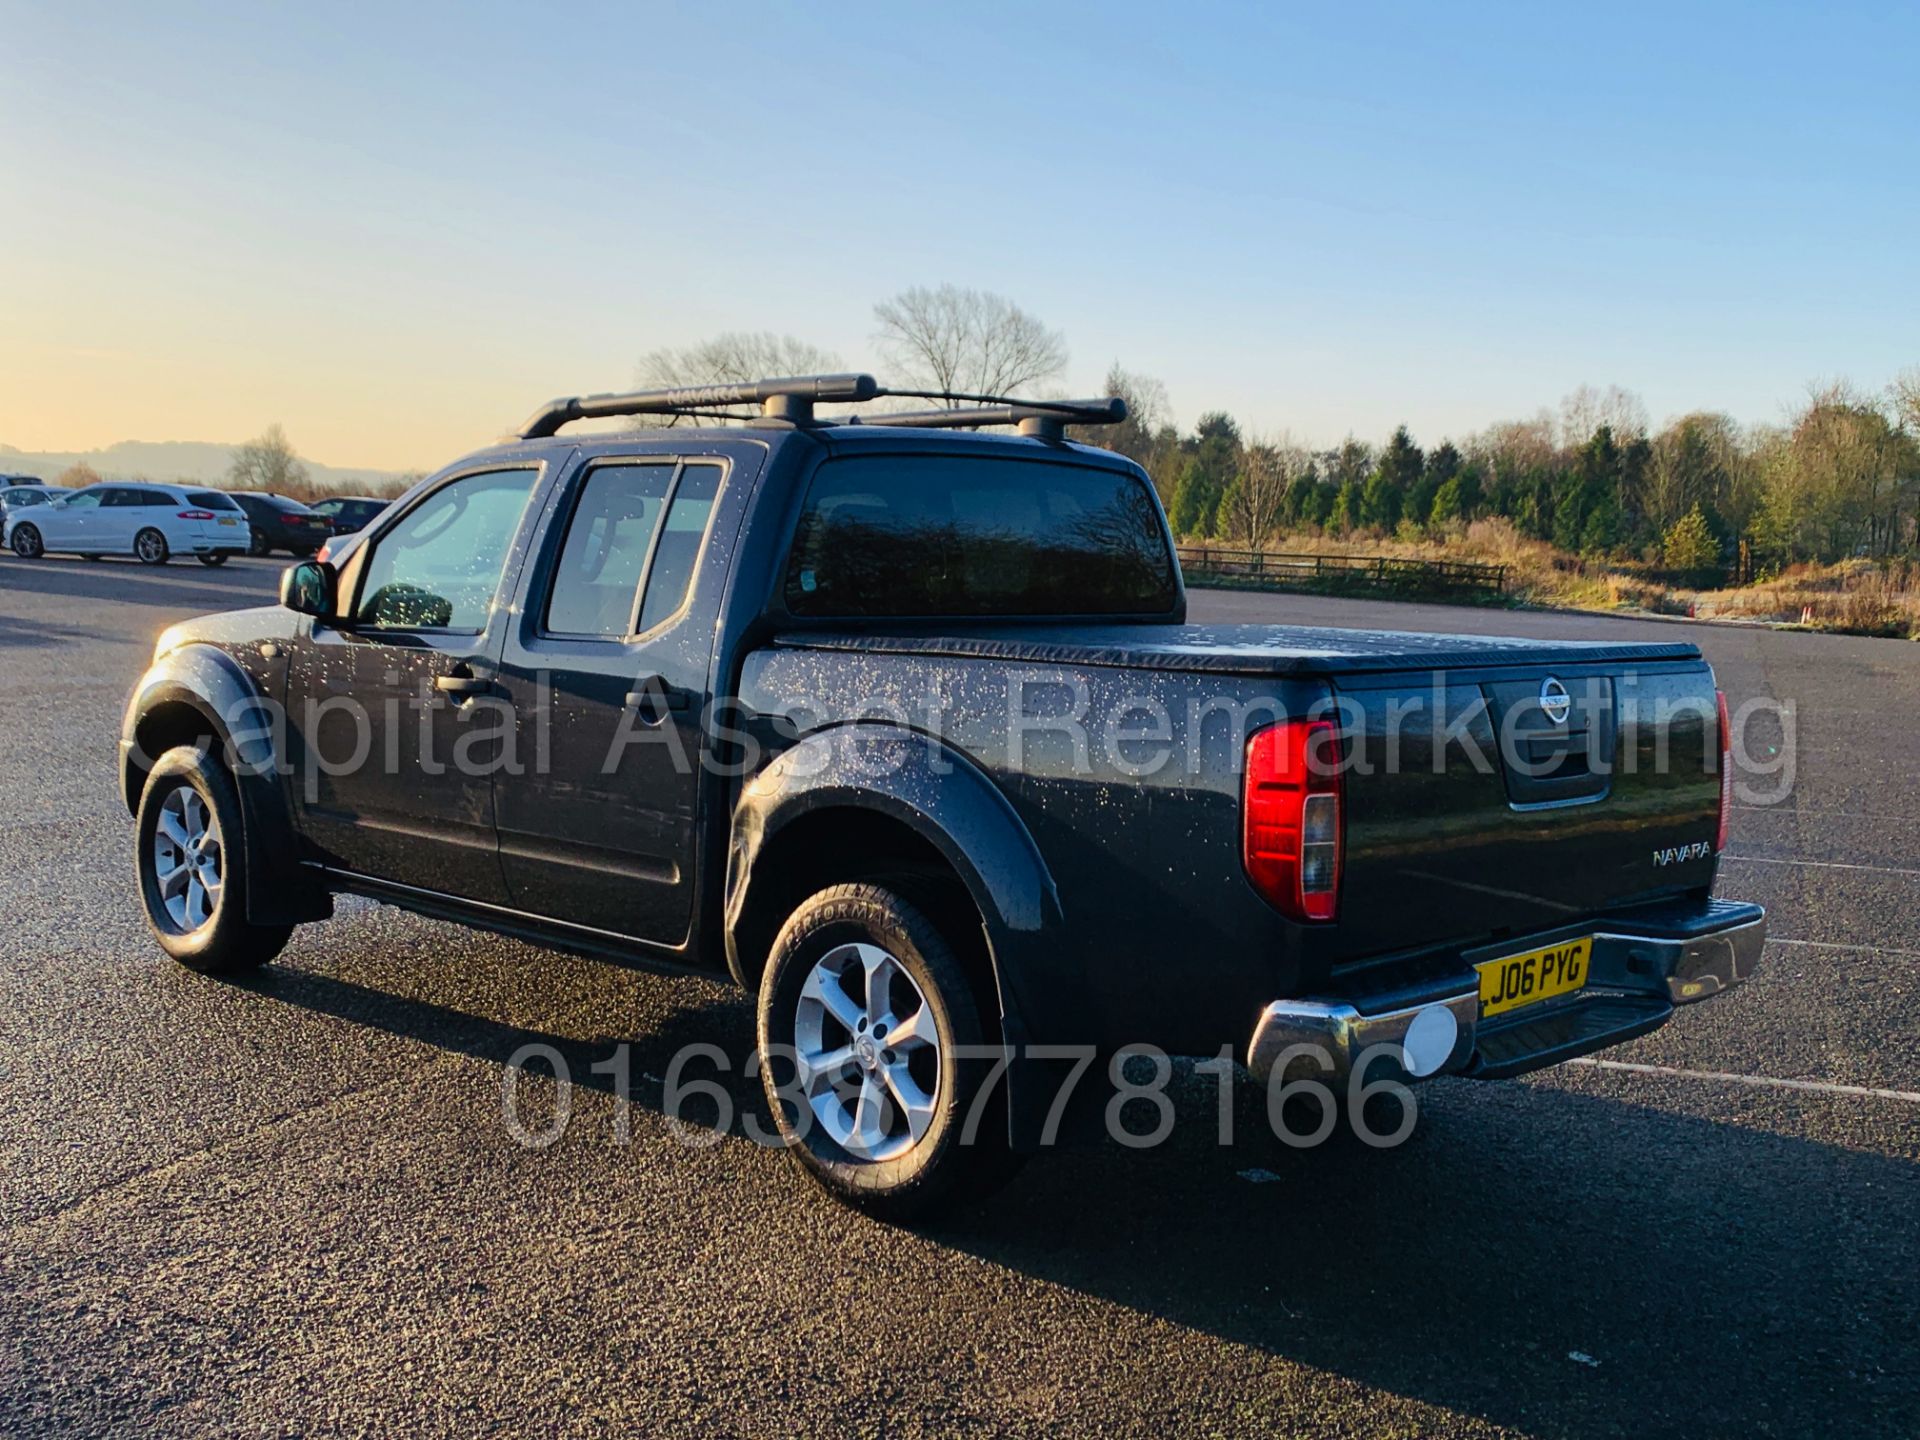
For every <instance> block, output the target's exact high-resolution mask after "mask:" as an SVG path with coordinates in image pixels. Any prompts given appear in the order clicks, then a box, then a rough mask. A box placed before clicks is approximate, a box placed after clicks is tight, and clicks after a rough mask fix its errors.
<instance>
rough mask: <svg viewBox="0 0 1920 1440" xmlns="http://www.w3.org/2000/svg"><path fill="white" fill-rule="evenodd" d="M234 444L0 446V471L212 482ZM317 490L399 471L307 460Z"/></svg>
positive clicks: (222, 473)
mask: <svg viewBox="0 0 1920 1440" xmlns="http://www.w3.org/2000/svg"><path fill="white" fill-rule="evenodd" d="M232 460H233V446H231V445H210V444H206V443H204V442H202V441H198V440H122V441H120V443H119V444H117V445H109V446H107V448H106V449H104V450H80V451H70V452H65V453H62V452H57V451H52V450H17V449H15V448H14V447H13V446H11V445H0V474H7V475H37V476H39V477H40V478H41V479H43V480H51V479H53V478H54V477H55V476H56V475H58V474H59V473H60V472H61V471H62V470H65V469H66V468H67V467H68V466H70V465H78V464H86V465H91V466H92V467H93V468H94V469H95V470H97V471H99V472H100V477H101V478H102V479H103V480H136V479H138V480H193V481H198V482H202V483H208V482H212V481H216V480H221V479H224V478H225V477H226V473H227V466H228V464H230V463H231V462H232ZM306 466H307V470H308V471H309V473H310V474H311V475H312V477H313V485H314V488H315V489H316V490H347V491H360V490H367V489H371V488H373V487H376V486H379V485H382V484H383V483H385V482H387V481H391V480H394V479H396V478H397V477H398V476H399V474H400V472H399V471H397V470H351V469H343V468H341V467H339V466H336V465H322V464H320V463H318V462H317V461H313V460H308V461H306Z"/></svg>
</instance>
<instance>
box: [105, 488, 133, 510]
mask: <svg viewBox="0 0 1920 1440" xmlns="http://www.w3.org/2000/svg"><path fill="white" fill-rule="evenodd" d="M139 503H140V492H139V491H138V490H125V489H120V488H118V487H116V488H114V489H111V490H105V491H102V492H101V500H100V505H101V507H102V508H103V509H113V510H118V509H120V508H122V507H125V506H133V505H138V504H139Z"/></svg>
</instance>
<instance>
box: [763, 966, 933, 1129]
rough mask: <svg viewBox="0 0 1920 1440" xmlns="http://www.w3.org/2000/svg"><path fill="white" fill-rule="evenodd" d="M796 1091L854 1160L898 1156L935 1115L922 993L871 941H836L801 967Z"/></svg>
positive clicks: (929, 1021)
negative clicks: (803, 977)
mask: <svg viewBox="0 0 1920 1440" xmlns="http://www.w3.org/2000/svg"><path fill="white" fill-rule="evenodd" d="M793 1021H794V1024H793V1033H794V1051H795V1057H794V1058H795V1068H796V1070H797V1072H798V1082H799V1086H800V1090H801V1093H802V1094H803V1095H804V1096H805V1097H806V1101H807V1106H808V1108H809V1109H810V1110H811V1111H812V1112H813V1118H814V1120H815V1122H816V1123H818V1124H819V1125H821V1126H822V1127H823V1128H824V1129H825V1130H826V1132H827V1134H828V1135H830V1136H831V1137H832V1138H833V1141H834V1143H835V1144H837V1145H838V1146H840V1148H841V1149H843V1150H845V1151H846V1152H847V1153H848V1154H849V1155H851V1156H852V1157H853V1158H854V1159H856V1160H862V1161H868V1162H879V1161H883V1160H892V1159H894V1158H895V1157H897V1156H900V1155H903V1154H905V1153H906V1152H907V1151H908V1150H911V1149H912V1148H913V1147H914V1146H915V1145H917V1144H918V1143H919V1141H920V1137H921V1136H922V1135H924V1134H926V1132H927V1127H928V1125H930V1124H931V1123H932V1122H933V1117H934V1113H935V1108H934V1107H935V1102H936V1100H937V1099H938V1097H939V1093H940V1069H941V1065H940V1059H941V1057H940V1037H939V1033H938V1030H937V1029H936V1027H935V1024H934V1017H933V1011H932V1009H931V1007H929V1006H928V1004H927V997H926V996H925V995H924V994H922V993H921V990H920V986H919V984H918V983H917V982H916V981H915V980H914V978H913V976H912V975H911V974H910V973H908V971H907V968H906V967H905V966H904V965H902V964H901V963H900V962H899V961H898V960H897V959H895V958H894V957H893V956H892V955H889V954H888V953H887V952H886V951H885V950H882V949H881V948H880V947H879V946H878V945H869V944H863V943H854V944H845V945H837V946H835V947H834V948H833V949H831V950H829V951H828V952H827V953H826V954H825V955H823V956H821V957H820V959H819V960H817V961H815V962H814V965H813V968H812V970H811V971H809V972H808V974H807V979H806V983H805V984H803V985H802V986H801V987H800V998H799V1000H798V1001H797V1002H796V1004H795V1006H794V1017H793Z"/></svg>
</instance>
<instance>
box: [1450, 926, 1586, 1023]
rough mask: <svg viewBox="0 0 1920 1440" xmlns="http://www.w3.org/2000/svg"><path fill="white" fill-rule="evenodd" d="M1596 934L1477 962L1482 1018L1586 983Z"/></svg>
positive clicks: (1569, 992) (1546, 998) (1568, 991)
mask: <svg viewBox="0 0 1920 1440" xmlns="http://www.w3.org/2000/svg"><path fill="white" fill-rule="evenodd" d="M1592 959H1593V937H1592V936H1591V935H1582V936H1581V937H1580V938H1579V939H1578V940H1562V941H1561V942H1560V943H1559V944H1558V945H1549V946H1547V947H1546V948H1545V949H1541V950H1529V951H1527V953H1526V954H1524V955H1506V956H1502V957H1501V958H1500V959H1498V960H1488V961H1485V962H1484V963H1482V964H1479V965H1476V966H1474V969H1476V970H1478V971H1479V972H1480V1015H1481V1018H1482V1019H1485V1018H1486V1017H1488V1016H1492V1015H1499V1014H1502V1013H1503V1012H1505V1011H1508V1010H1517V1009H1519V1007H1520V1006H1522V1005H1532V1004H1534V1003H1535V1002H1537V1001H1540V1000H1551V999H1552V998H1553V997H1554V996H1556V995H1568V994H1571V993H1572V992H1573V991H1575V990H1578V989H1579V988H1580V987H1581V986H1582V985H1585V984H1586V983H1587V966H1588V962H1589V961H1591V960H1592Z"/></svg>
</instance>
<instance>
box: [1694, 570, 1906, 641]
mask: <svg viewBox="0 0 1920 1440" xmlns="http://www.w3.org/2000/svg"><path fill="white" fill-rule="evenodd" d="M1915 570H1916V567H1915V566H1913V565H1912V564H1911V563H1900V562H1896V563H1895V564H1894V565H1891V566H1888V567H1886V568H1884V569H1883V568H1882V567H1881V566H1879V565H1876V564H1874V563H1873V562H1871V561H1848V562H1846V563H1844V564H1841V565H1829V566H1805V565H1796V566H1794V567H1793V568H1792V569H1790V570H1788V571H1787V572H1786V573H1785V574H1783V575H1782V576H1781V577H1780V578H1779V579H1777V580H1772V581H1767V582H1763V583H1761V584H1758V585H1748V586H1745V587H1743V588H1741V589H1738V590H1713V591H1708V592H1705V593H1703V594H1700V595H1697V596H1695V597H1694V603H1695V606H1696V612H1695V613H1697V614H1699V615H1702V616H1707V617H1715V616H1729V617H1734V616H1737V617H1740V618H1742V619H1752V620H1772V621H1778V622H1782V623H1785V624H1790V625H1807V626H1810V627H1811V628H1813V629H1816V630H1841V631H1845V632H1847V633H1848V634H1852V635H1898V636H1909V637H1913V638H1916V639H1920V590H1917V589H1916V588H1915V581H1916V579H1920V576H1917V575H1916V573H1915Z"/></svg>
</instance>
